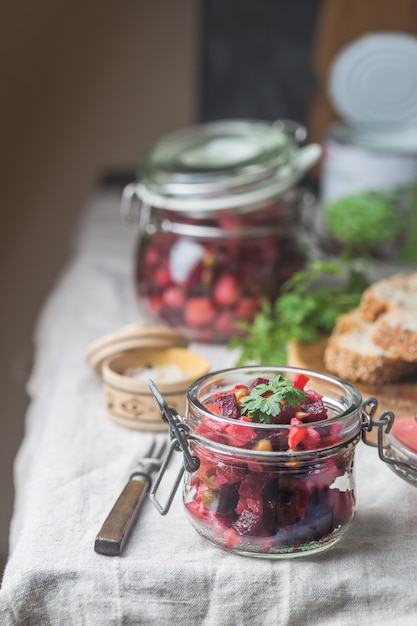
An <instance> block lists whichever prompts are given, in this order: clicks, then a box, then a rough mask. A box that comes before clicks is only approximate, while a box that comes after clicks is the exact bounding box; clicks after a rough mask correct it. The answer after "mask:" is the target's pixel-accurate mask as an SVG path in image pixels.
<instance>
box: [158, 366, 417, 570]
mask: <svg viewBox="0 0 417 626" xmlns="http://www.w3.org/2000/svg"><path fill="white" fill-rule="evenodd" d="M149 385H150V388H151V390H152V392H153V394H154V396H155V399H156V401H157V403H158V405H159V407H160V410H161V414H162V416H163V419H164V420H165V421H166V423H167V424H168V426H169V429H170V433H171V446H170V449H169V451H168V453H167V455H166V457H165V459H164V461H163V463H162V466H161V469H160V472H159V474H158V477H157V479H156V480H155V483H154V485H153V486H152V489H151V492H150V496H151V500H152V502H153V503H154V505H155V506H156V508H157V509H158V511H159V512H160V513H161V514H162V515H164V514H166V513H167V512H168V511H169V508H170V506H171V503H172V501H173V498H174V495H175V492H176V490H177V488H178V486H179V485H180V483H181V480H182V478H183V476H184V480H183V486H182V492H183V503H184V509H185V512H186V515H187V517H188V519H189V521H190V522H191V524H192V526H193V527H194V528H195V529H196V531H197V532H198V533H199V534H200V535H201V536H202V537H203V538H204V539H206V540H208V541H209V542H210V543H212V544H214V545H215V546H217V547H219V548H222V549H224V550H226V551H228V552H232V553H235V554H240V555H243V556H254V557H263V558H270V559H278V558H289V557H297V556H306V555H311V554H315V553H318V552H321V551H323V550H326V549H328V548H330V547H331V546H333V545H334V544H335V543H337V542H338V541H339V540H341V539H342V537H343V536H344V535H345V533H346V531H347V530H348V529H349V526H350V524H351V522H352V520H353V518H354V514H355V511H356V478H355V452H356V447H357V444H358V443H359V441H360V440H361V439H362V440H363V441H364V442H365V443H366V444H368V445H372V446H377V447H378V451H379V456H380V458H381V460H382V461H384V462H385V463H388V465H389V467H390V468H391V469H393V470H394V472H395V473H397V474H398V475H399V476H400V477H402V478H405V480H406V481H408V482H410V483H411V484H413V485H417V461H416V458H417V454H416V452H417V424H416V421H415V419H414V417H411V418H409V419H408V420H407V419H406V420H405V421H404V419H403V418H402V419H399V420H398V421H396V422H395V424H394V415H393V413H392V412H391V411H390V410H385V411H383V412H382V413H381V414H380V416H379V417H378V418H376V411H377V408H378V402H377V400H376V399H375V398H373V397H370V398H367V399H366V400H364V401H363V400H362V397H361V395H360V393H359V391H358V390H357V389H356V388H355V387H354V386H353V385H351V384H350V383H348V382H345V381H343V380H341V379H338V378H336V377H334V376H330V375H327V374H323V373H318V372H314V371H310V370H306V369H300V368H293V367H259V366H257V367H240V368H232V369H228V370H221V371H217V372H213V373H210V374H207V375H206V376H204V377H202V378H200V379H198V380H196V381H195V382H194V383H192V384H191V386H190V387H189V389H188V392H187V400H188V403H187V409H186V413H185V415H184V416H180V415H179V414H178V413H177V412H176V411H175V410H173V409H172V408H170V407H168V406H167V404H166V403H165V401H164V399H163V397H162V396H161V394H160V393H159V392H158V389H157V388H156V386H155V385H154V384H153V383H152V381H150V383H149ZM245 398H246V400H245ZM248 398H249V400H248ZM283 398H285V400H283ZM261 401H264V402H265V404H264V405H262V402H261ZM260 406H263V408H262V409H260V408H259V407H260ZM262 411H263V417H262ZM268 415H269V417H268ZM265 416H267V417H268V419H265ZM374 428H376V429H377V431H378V443H377V444H375V443H374V442H373V441H371V440H370V438H369V433H370V432H371V431H372V430H373V429H374ZM404 428H405V429H406V430H407V429H408V431H410V430H411V431H413V435H412V438H413V439H412V440H413V441H414V449H413V450H412V449H411V448H410V446H407V441H410V432H408V431H407V436H405V434H404V433H405V431H404ZM176 450H177V451H180V452H182V454H183V463H182V466H181V468H180V471H179V472H178V475H177V478H176V481H175V484H174V485H173V486H172V489H171V490H170V493H169V494H168V498H167V501H166V503H165V504H162V503H161V502H160V501H159V500H158V490H159V488H160V484H161V481H162V479H163V476H164V473H165V470H166V468H167V466H168V464H169V462H170V459H171V457H172V454H173V453H174V451H176Z"/></svg>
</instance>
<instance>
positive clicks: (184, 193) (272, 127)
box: [136, 119, 321, 212]
mask: <svg viewBox="0 0 417 626" xmlns="http://www.w3.org/2000/svg"><path fill="white" fill-rule="evenodd" d="M305 137H306V130H305V128H304V127H303V126H302V125H301V124H299V123H297V122H293V121H292V120H276V121H274V122H271V121H267V120H251V119H231V120H217V121H213V122H207V123H203V124H199V125H194V126H189V127H186V128H182V129H180V130H177V131H175V132H173V133H170V134H168V135H166V136H165V137H162V138H161V139H160V140H159V141H157V142H156V143H155V144H154V146H153V147H152V148H151V149H150V150H149V152H148V153H147V154H146V155H145V156H144V158H143V161H142V166H141V171H140V173H139V178H138V180H139V183H138V185H137V191H136V193H137V196H138V197H139V198H140V199H141V200H142V202H144V203H146V204H149V205H152V206H154V207H157V208H164V209H167V210H173V211H176V210H182V211H191V212H195V211H199V212H212V211H219V210H224V209H232V208H233V209H236V208H239V207H242V206H247V205H250V204H256V203H257V202H260V201H262V200H266V199H268V198H272V197H274V196H276V195H279V194H281V193H283V192H284V191H286V190H287V189H289V188H291V187H293V186H294V185H295V184H296V183H297V182H298V181H299V180H300V178H301V177H302V176H303V175H304V174H305V172H306V171H307V169H309V168H310V167H311V166H312V165H313V164H314V163H315V162H316V161H317V159H318V158H319V156H320V153H321V147H320V146H319V145H318V144H311V145H309V146H303V147H300V144H301V142H302V141H304V139H305Z"/></svg>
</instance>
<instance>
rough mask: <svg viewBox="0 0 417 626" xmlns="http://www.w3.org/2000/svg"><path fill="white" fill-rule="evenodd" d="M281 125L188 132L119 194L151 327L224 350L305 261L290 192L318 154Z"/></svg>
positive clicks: (149, 158) (238, 123)
mask: <svg viewBox="0 0 417 626" xmlns="http://www.w3.org/2000/svg"><path fill="white" fill-rule="evenodd" d="M304 139H305V130H304V128H303V127H301V126H300V125H298V124H296V123H294V122H289V121H280V122H274V123H272V122H264V121H248V120H233V121H230V120H228V121H219V122H211V123H208V124H202V125H199V126H193V127H190V128H186V129H183V130H180V131H177V132H176V133H173V134H171V135H168V136H166V137H164V138H162V139H161V140H160V141H159V142H157V143H156V144H155V146H154V147H153V148H152V149H151V150H150V152H149V153H148V154H147V155H146V156H145V158H144V160H143V163H142V168H141V172H140V176H139V182H138V183H132V184H130V185H128V186H127V187H126V188H125V189H124V192H123V197H122V214H123V216H124V217H125V218H126V219H128V220H129V221H136V222H137V226H138V238H137V246H136V252H135V259H134V280H135V286H136V290H137V294H138V296H139V301H140V303H141V305H142V306H143V307H144V308H145V311H146V313H147V314H150V315H151V316H152V317H153V318H154V319H155V320H156V321H158V322H162V323H165V324H167V325H170V326H173V327H176V328H179V329H181V330H182V331H183V332H184V333H185V334H186V335H187V336H188V337H189V338H190V340H192V341H200V342H213V343H225V342H227V341H228V340H229V339H230V338H231V337H233V336H236V335H238V334H240V333H242V332H243V331H242V325H241V323H242V322H251V321H252V320H253V319H254V317H255V315H256V314H257V312H258V311H259V310H260V308H261V306H262V302H263V301H264V300H269V301H273V300H274V299H275V298H276V297H277V296H278V293H279V289H280V287H281V285H282V284H283V283H284V282H285V281H286V280H287V279H288V278H289V277H290V276H291V275H292V274H293V273H294V272H295V271H297V270H298V269H300V268H301V267H302V266H303V265H304V262H305V254H304V252H303V250H302V248H301V246H300V244H299V237H298V210H297V208H298V202H297V193H296V191H295V184H296V183H297V182H298V180H299V179H300V178H301V177H302V176H303V175H304V174H305V172H306V171H307V170H308V169H309V168H310V167H311V166H312V165H313V163H314V162H315V161H316V160H317V158H318V157H319V155H320V148H319V147H318V146H317V145H315V144H310V145H307V146H303V147H301V146H300V144H301V142H302V141H303V140H304Z"/></svg>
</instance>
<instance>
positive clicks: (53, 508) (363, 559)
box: [0, 189, 417, 626]
mask: <svg viewBox="0 0 417 626" xmlns="http://www.w3.org/2000/svg"><path fill="white" fill-rule="evenodd" d="M119 203H120V189H112V190H109V189H101V190H99V191H97V193H96V194H94V196H93V197H92V199H91V201H90V202H89V203H88V206H87V207H86V211H85V215H84V217H83V219H82V221H81V224H80V226H79V228H78V229H77V232H76V236H75V238H74V246H73V254H72V257H71V260H70V262H69V263H68V265H67V267H66V268H65V270H64V271H63V273H62V275H61V276H60V278H59V280H58V282H57V284H56V285H55V286H54V288H53V290H52V292H51V294H50V297H49V298H48V300H47V302H46V303H45V306H44V308H43V310H42V312H41V315H40V319H39V323H38V325H37V330H36V334H35V337H34V341H35V349H36V352H35V365H34V369H33V372H32V375H31V378H30V381H29V384H28V388H29V393H30V396H31V403H30V407H29V410H28V413H27V416H26V431H25V436H24V440H23V442H22V445H21V448H20V450H19V453H18V456H17V459H16V466H15V482H16V503H15V512H14V516H13V520H12V525H11V534H10V557H9V562H8V564H7V567H6V571H5V575H4V581H3V586H2V589H1V590H0V625H1V626H16V625H18V626H23V625H32V624H39V625H42V626H48V625H53V626H58V625H62V626H70V625H79V626H81V625H90V624H91V625H98V626H106V625H117V624H146V625H152V624H181V625H182V624H213V625H216V626H221V625H225V626H226V625H229V626H231V625H236V626H237V625H245V624H255V625H258V624H259V625H268V626H269V625H271V624H274V625H275V624H276V625H281V624H282V625H293V626H300V625H302V624H308V625H309V626H323V625H325V624H329V625H331V626H338V625H349V626H355V625H359V624H366V625H367V626H369V625H370V624H378V625H384V624H385V625H391V624H392V625H399V626H407V625H410V626H411V625H412V626H415V624H416V623H417V525H416V521H415V520H416V511H417V490H416V489H415V488H414V487H412V486H410V485H408V484H406V483H405V482H404V481H402V480H401V479H400V478H398V477H397V476H396V475H395V474H394V473H393V472H391V471H390V469H389V468H387V467H386V466H385V465H384V464H383V463H381V461H380V460H379V459H378V455H377V452H376V451H375V450H373V449H372V448H368V447H366V446H364V445H363V444H362V443H360V444H359V445H358V449H357V453H356V471H357V482H358V512H357V514H356V518H355V520H354V522H353V524H352V526H351V528H350V530H349V531H348V533H347V534H346V535H345V537H344V538H343V539H342V541H341V542H340V543H339V544H337V545H336V546H335V547H333V548H332V549H330V550H329V551H327V552H325V553H322V554H320V555H317V556H313V557H305V558H298V559H293V560H279V561H268V560H263V559H255V558H247V557H239V556H233V555H230V554H228V553H226V552H224V551H222V550H219V549H217V548H215V547H213V546H211V545H210V544H208V543H207V542H205V541H204V540H203V539H201V538H200V537H199V535H198V534H197V533H196V532H195V530H194V529H193V528H192V527H191V525H190V524H189V522H188V521H187V519H186V517H185V514H184V512H183V509H182V502H181V497H180V495H179V494H178V495H177V497H176V498H175V500H174V502H173V505H172V508H171V511H170V512H169V514H168V515H167V516H166V517H161V516H160V515H159V514H158V512H157V511H156V510H155V509H154V507H153V506H152V504H151V503H150V502H146V503H145V506H144V507H143V509H142V511H141V514H140V516H139V518H138V521H137V524H136V527H135V529H134V531H133V533H132V535H131V537H130V541H129V543H128V545H127V546H126V548H125V550H124V552H123V554H122V556H120V557H105V556H101V555H98V554H96V553H95V552H94V549H93V547H94V539H95V536H96V534H97V532H98V530H99V528H100V527H101V524H102V522H103V521H104V518H105V516H106V515H107V513H108V511H109V510H110V508H111V506H112V505H113V503H114V501H115V499H116V497H117V495H118V494H119V492H120V491H121V489H122V488H123V486H124V484H125V481H126V480H127V478H128V476H129V474H130V472H131V471H132V469H133V468H134V467H135V464H136V462H137V461H138V459H139V458H140V457H141V455H142V454H143V453H145V451H146V448H147V445H148V442H149V438H150V435H149V434H144V433H140V432H137V431H131V430H127V429H124V428H123V427H120V426H118V425H116V424H114V423H113V421H112V420H111V419H110V417H109V415H108V414H107V410H106V408H105V405H104V397H103V394H102V389H101V383H100V381H99V379H98V378H97V377H96V376H95V375H94V374H93V373H92V371H91V370H90V369H89V367H88V365H87V364H86V363H85V361H84V353H85V350H86V347H87V346H88V344H89V343H90V342H91V341H92V340H93V339H95V338H97V337H99V336H101V335H102V334H105V333H107V332H110V331H113V330H117V329H118V328H120V327H121V326H123V325H124V324H127V323H130V322H133V321H138V320H139V319H140V313H139V308H138V303H137V301H136V298H135V295H134V289H133V283H132V279H131V275H132V265H133V249H134V245H135V238H136V233H135V231H134V229H128V228H126V227H125V226H123V225H122V224H121V222H120V219H119ZM192 347H193V349H195V350H198V351H199V352H201V353H202V354H204V355H205V356H207V357H208V358H209V360H210V363H211V367H212V369H218V368H223V367H226V366H228V365H233V363H234V357H235V356H236V355H234V354H233V353H232V352H230V351H229V350H228V349H227V348H226V347H219V346H208V345H207V346H204V345H200V344H199V345H196V344H194V345H192ZM176 456H177V457H178V458H176V459H175V461H174V464H173V466H172V467H171V468H170V469H169V475H168V480H169V479H170V478H171V477H173V476H174V473H175V472H176V469H177V466H178V464H179V463H180V462H181V459H180V456H179V455H176Z"/></svg>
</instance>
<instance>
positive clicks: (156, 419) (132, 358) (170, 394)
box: [101, 347, 210, 431]
mask: <svg viewBox="0 0 417 626" xmlns="http://www.w3.org/2000/svg"><path fill="white" fill-rule="evenodd" d="M209 369H210V366H209V362H208V361H207V360H206V359H205V358H203V357H202V356H200V355H199V354H196V353H194V352H191V351H190V350H188V349H186V348H157V347H156V348H141V349H136V350H135V349H133V350H128V351H124V352H119V353H117V354H114V355H112V356H110V357H108V358H107V359H105V360H104V362H103V364H102V368H101V376H102V380H103V387H104V394H105V401H106V405H107V408H108V410H109V412H110V414H111V416H112V418H113V419H114V421H115V422H117V423H118V424H120V425H122V426H126V427H128V428H133V429H136V430H152V431H163V430H166V429H167V426H166V424H165V422H164V421H163V420H162V418H161V414H160V411H159V407H158V405H157V403H156V400H155V398H154V397H153V395H152V394H151V392H150V389H149V386H148V383H147V381H148V380H149V379H152V380H153V381H154V383H155V384H156V386H157V387H158V389H159V391H160V392H161V394H162V395H163V396H164V398H165V400H166V402H167V404H168V406H171V407H173V408H175V409H176V410H177V411H178V413H180V414H183V413H184V411H185V406H186V392H187V389H188V387H189V386H190V384H191V383H192V382H193V381H194V380H196V379H197V378H199V377H200V376H204V375H205V374H207V373H208V371H209Z"/></svg>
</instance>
